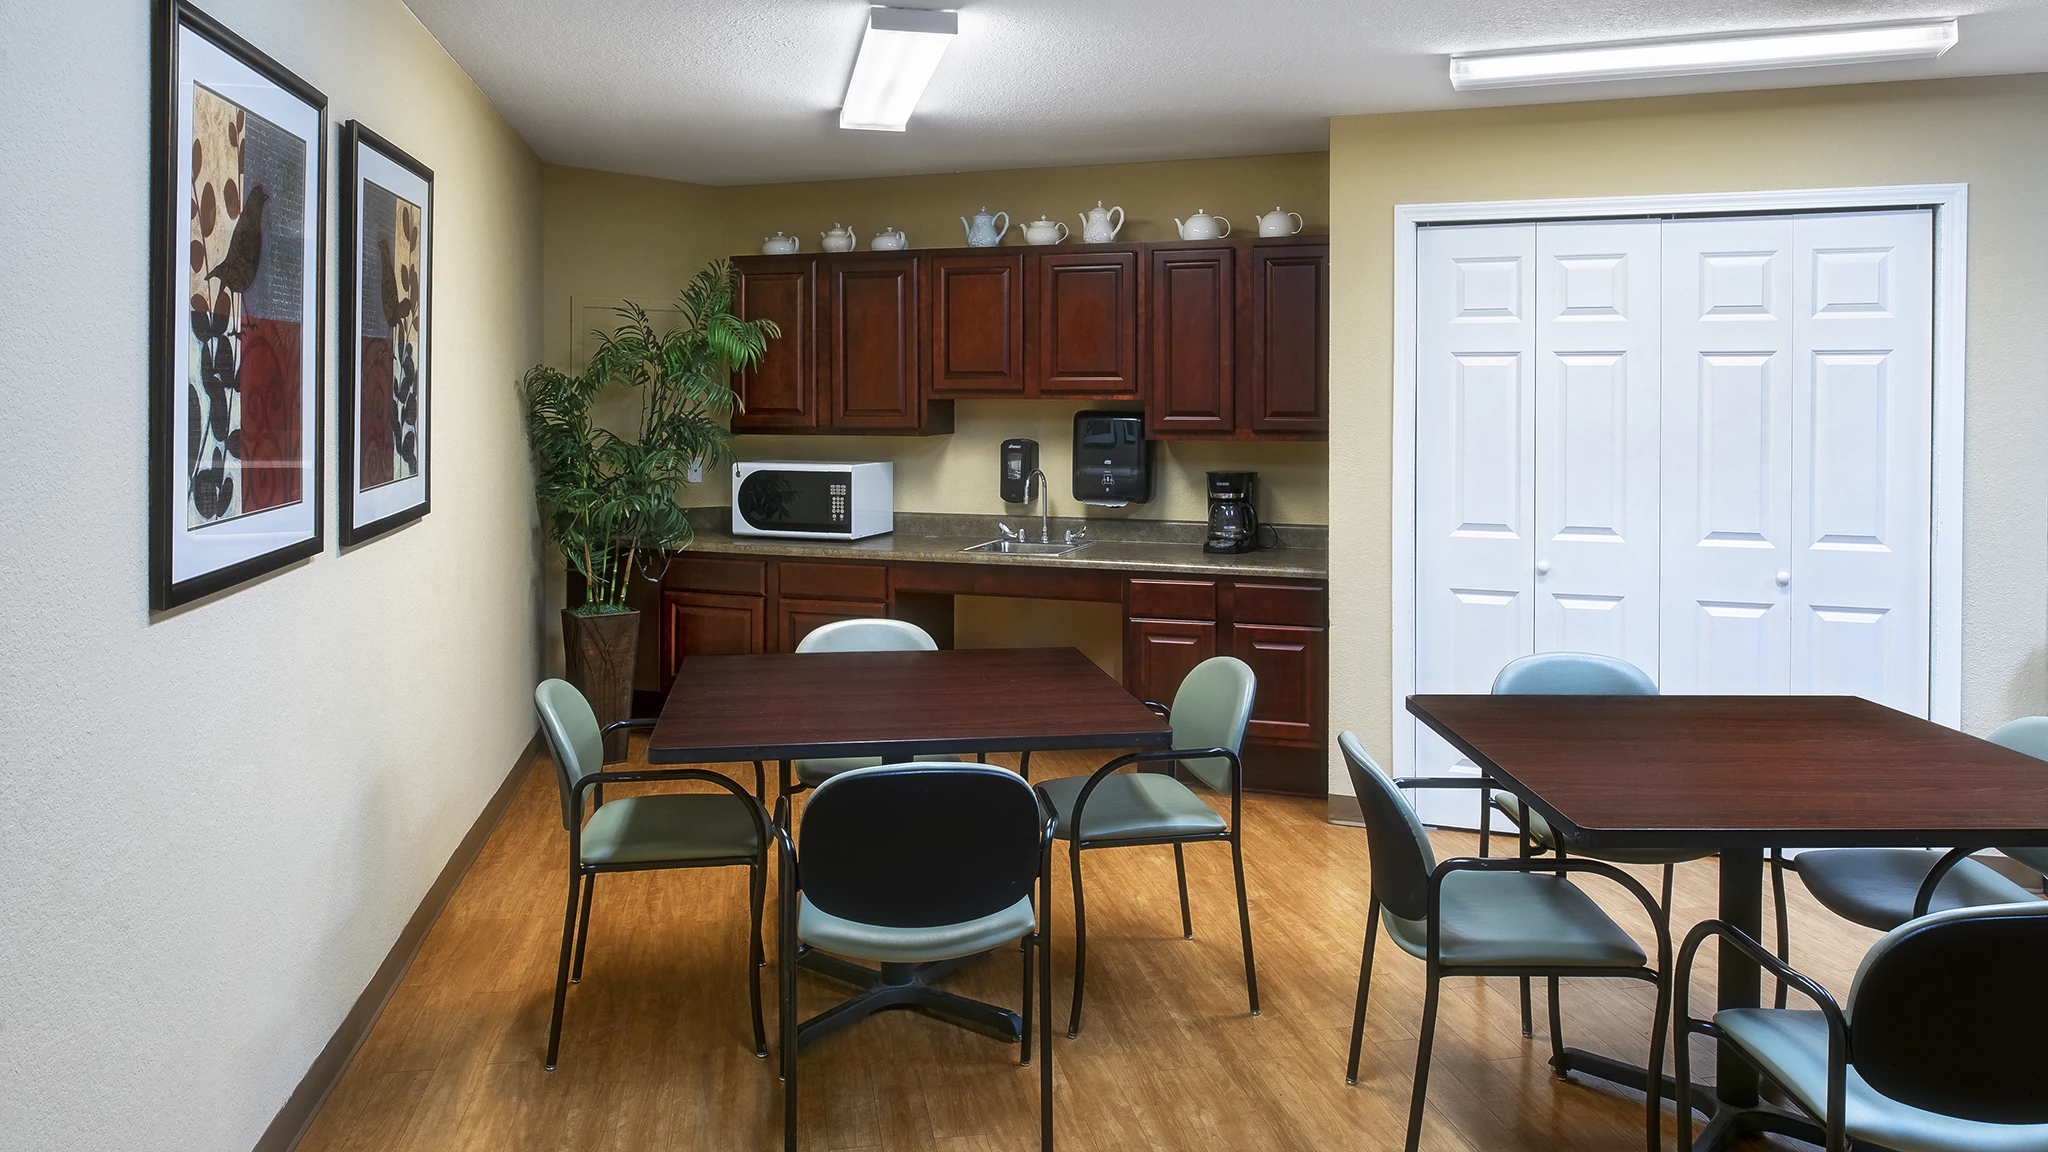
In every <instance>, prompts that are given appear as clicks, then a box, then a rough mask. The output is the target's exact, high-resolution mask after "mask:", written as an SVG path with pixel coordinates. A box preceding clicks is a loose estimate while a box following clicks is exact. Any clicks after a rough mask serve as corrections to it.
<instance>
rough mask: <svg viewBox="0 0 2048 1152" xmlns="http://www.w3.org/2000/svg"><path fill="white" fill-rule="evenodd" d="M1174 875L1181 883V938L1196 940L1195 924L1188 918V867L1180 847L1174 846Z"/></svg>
mask: <svg viewBox="0 0 2048 1152" xmlns="http://www.w3.org/2000/svg"><path fill="white" fill-rule="evenodd" d="M1173 874H1174V877H1175V878H1176V879H1178V880H1179V881H1180V936H1181V939H1183V940H1193V939H1194V938H1195V922H1194V921H1193V920H1191V919H1189V918H1188V866H1187V862H1186V861H1184V860H1183V859H1182V858H1181V852H1180V845H1178V844H1175V845H1174V846H1173Z"/></svg>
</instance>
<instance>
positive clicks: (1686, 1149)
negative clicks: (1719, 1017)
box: [1666, 976, 1695, 1152]
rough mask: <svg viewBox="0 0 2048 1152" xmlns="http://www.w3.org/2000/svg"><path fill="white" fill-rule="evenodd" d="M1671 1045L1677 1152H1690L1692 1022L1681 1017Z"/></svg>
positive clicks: (1691, 1143)
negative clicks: (1674, 1088)
mask: <svg viewBox="0 0 2048 1152" xmlns="http://www.w3.org/2000/svg"><path fill="white" fill-rule="evenodd" d="M1666 979H1669V977H1668V976H1667V977H1666ZM1671 1044H1672V1048H1671V1064H1672V1068H1671V1079H1672V1080H1673V1082H1675V1083H1676V1084H1677V1086H1678V1152H1692V1149H1693V1148H1694V1147H1695V1145H1694V1143H1693V1123H1692V1021H1690V1020H1687V1019H1685V1018H1684V1017H1683V1015H1680V1017H1679V1018H1678V1027H1677V1028H1675V1029H1673V1030H1672V1033H1671Z"/></svg>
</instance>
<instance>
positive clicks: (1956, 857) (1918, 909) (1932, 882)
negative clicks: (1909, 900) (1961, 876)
mask: <svg viewBox="0 0 2048 1152" xmlns="http://www.w3.org/2000/svg"><path fill="white" fill-rule="evenodd" d="M1986 847H1988V845H1983V844H1979V845H1977V846H1975V847H1971V846H1969V845H1958V846H1957V847H1954V848H1951V849H1949V850H1948V851H1947V852H1945V853H1943V854H1942V857H1941V859H1939V860H1936V861H1935V862H1934V867H1932V868H1930V869H1928V870H1927V879H1925V880H1922V881H1921V882H1920V890H1919V891H1918V892H1916V893H1914V895H1913V919H1915V920H1918V919H1919V918H1921V917H1922V916H1925V915H1927V910H1928V909H1929V908H1931V907H1933V906H1934V892H1935V889H1937V888H1940V887H1941V882H1942V881H1943V880H1944V879H1946V878H1947V877H1948V874H1949V873H1950V872H1953V871H1955V867H1956V865H1958V864H1961V863H1962V862H1963V861H1965V860H1968V859H1969V858H1970V857H1971V856H1973V855H1975V854H1977V853H1978V852H1980V851H1982V850H1983V849H1984V848H1986Z"/></svg>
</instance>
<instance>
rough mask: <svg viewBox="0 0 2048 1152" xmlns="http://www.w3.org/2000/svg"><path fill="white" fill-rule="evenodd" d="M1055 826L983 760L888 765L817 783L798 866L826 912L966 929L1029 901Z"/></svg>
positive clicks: (1011, 778) (1018, 783) (893, 924)
mask: <svg viewBox="0 0 2048 1152" xmlns="http://www.w3.org/2000/svg"><path fill="white" fill-rule="evenodd" d="M1044 829H1045V820H1044V817H1043V816H1042V815H1041V814H1040V812H1039V809H1038V796H1037V793H1036V792H1034V791H1033V790H1032V788H1031V785H1030V784H1027V783H1025V781H1024V778H1023V777H1021V776H1019V775H1017V774H1016V773H1014V772H1011V771H1008V770H1007V769H1003V768H996V767H992V766H988V765H981V764H937V763H920V764H882V765H878V766H876V767H873V768H856V769H854V770H852V771H850V772H842V773H840V774H839V775H837V776H834V777H832V778H831V779H829V780H827V781H825V782H824V783H823V784H820V785H818V787H817V790H816V791H814V792H812V793H811V799H810V802H809V803H807V804H805V805H804V818H803V823H802V824H800V825H799V826H798V832H797V836H798V844H797V867H798V869H799V872H800V874H801V875H802V877H803V889H804V894H805V895H806V896H807V897H809V898H810V901H811V903H812V904H814V905H816V906H817V907H818V908H819V910H821V911H824V912H829V913H831V914H832V915H834V916H838V917H840V918H841V919H844V920H852V921H854V922H856V923H860V924H879V925H882V926H885V927H890V928H930V927H935V926H937V925H941V924H961V923H965V922H967V921H969V920H977V919H979V918H981V917H983V916H988V915H992V914H994V913H996V912H1000V911H1002V910H1003V909H1005V908H1008V907H1010V906H1011V905H1013V904H1015V903H1016V902H1017V901H1019V900H1022V899H1023V898H1024V897H1026V896H1028V895H1030V894H1031V885H1032V882H1033V881H1034V880H1036V879H1037V877H1038V870H1039V855H1040V848H1041V846H1042V843H1043V834H1044Z"/></svg>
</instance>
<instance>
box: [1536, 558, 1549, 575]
mask: <svg viewBox="0 0 2048 1152" xmlns="http://www.w3.org/2000/svg"><path fill="white" fill-rule="evenodd" d="M1536 574H1537V575H1538V576H1548V575H1550V561H1548V560H1538V561H1537V562H1536Z"/></svg>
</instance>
